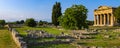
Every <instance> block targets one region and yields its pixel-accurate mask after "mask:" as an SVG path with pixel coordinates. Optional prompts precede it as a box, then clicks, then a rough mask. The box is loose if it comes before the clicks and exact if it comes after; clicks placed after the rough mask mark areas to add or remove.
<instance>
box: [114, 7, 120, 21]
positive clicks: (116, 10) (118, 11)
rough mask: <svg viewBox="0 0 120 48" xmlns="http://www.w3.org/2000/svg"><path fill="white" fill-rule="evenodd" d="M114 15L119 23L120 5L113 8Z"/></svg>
mask: <svg viewBox="0 0 120 48" xmlns="http://www.w3.org/2000/svg"><path fill="white" fill-rule="evenodd" d="M114 16H115V18H116V19H117V22H118V23H120V6H119V7H118V8H117V9H115V12H114Z"/></svg>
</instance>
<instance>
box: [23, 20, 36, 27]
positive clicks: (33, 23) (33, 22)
mask: <svg viewBox="0 0 120 48" xmlns="http://www.w3.org/2000/svg"><path fill="white" fill-rule="evenodd" d="M25 25H26V26H29V27H35V26H36V25H37V23H36V21H35V20H34V19H33V18H29V19H27V20H26V21H25Z"/></svg>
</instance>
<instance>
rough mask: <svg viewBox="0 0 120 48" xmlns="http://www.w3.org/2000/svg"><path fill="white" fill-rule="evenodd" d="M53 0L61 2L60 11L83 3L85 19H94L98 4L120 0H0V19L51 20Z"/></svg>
mask: <svg viewBox="0 0 120 48" xmlns="http://www.w3.org/2000/svg"><path fill="white" fill-rule="evenodd" d="M55 2H60V3H61V7H62V13H64V11H65V10H66V9H67V8H69V7H71V6H72V5H74V4H77V5H80V4H82V5H84V6H85V7H86V8H87V9H88V14H87V16H88V17H87V20H93V19H94V14H93V12H94V9H97V8H98V7H99V6H111V7H118V6H120V0H0V20H1V19H4V20H6V21H7V22H11V21H17V20H26V19H27V18H34V19H35V20H36V21H39V20H43V21H48V22H51V16H52V14H51V13H52V7H53V5H54V4H55Z"/></svg>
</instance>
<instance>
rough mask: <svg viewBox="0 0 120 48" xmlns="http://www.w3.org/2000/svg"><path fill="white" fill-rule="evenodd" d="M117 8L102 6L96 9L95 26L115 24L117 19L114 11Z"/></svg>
mask: <svg viewBox="0 0 120 48" xmlns="http://www.w3.org/2000/svg"><path fill="white" fill-rule="evenodd" d="M115 9H116V8H114V7H109V6H100V7H98V9H95V10H94V26H115V25H116V23H117V22H116V19H115V17H114V15H113V12H114V10H115Z"/></svg>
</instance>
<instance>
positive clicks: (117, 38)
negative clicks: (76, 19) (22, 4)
mask: <svg viewBox="0 0 120 48" xmlns="http://www.w3.org/2000/svg"><path fill="white" fill-rule="evenodd" d="M91 28H95V29H96V28H97V29H102V30H101V31H100V32H99V34H97V35H92V36H95V38H93V39H81V40H79V41H78V44H80V45H85V46H100V47H114V46H120V32H119V31H118V32H115V31H113V30H115V29H116V28H117V29H119V28H120V27H91ZM104 29H107V30H108V31H103V30H104ZM105 36H109V37H108V38H106V37H105Z"/></svg>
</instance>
